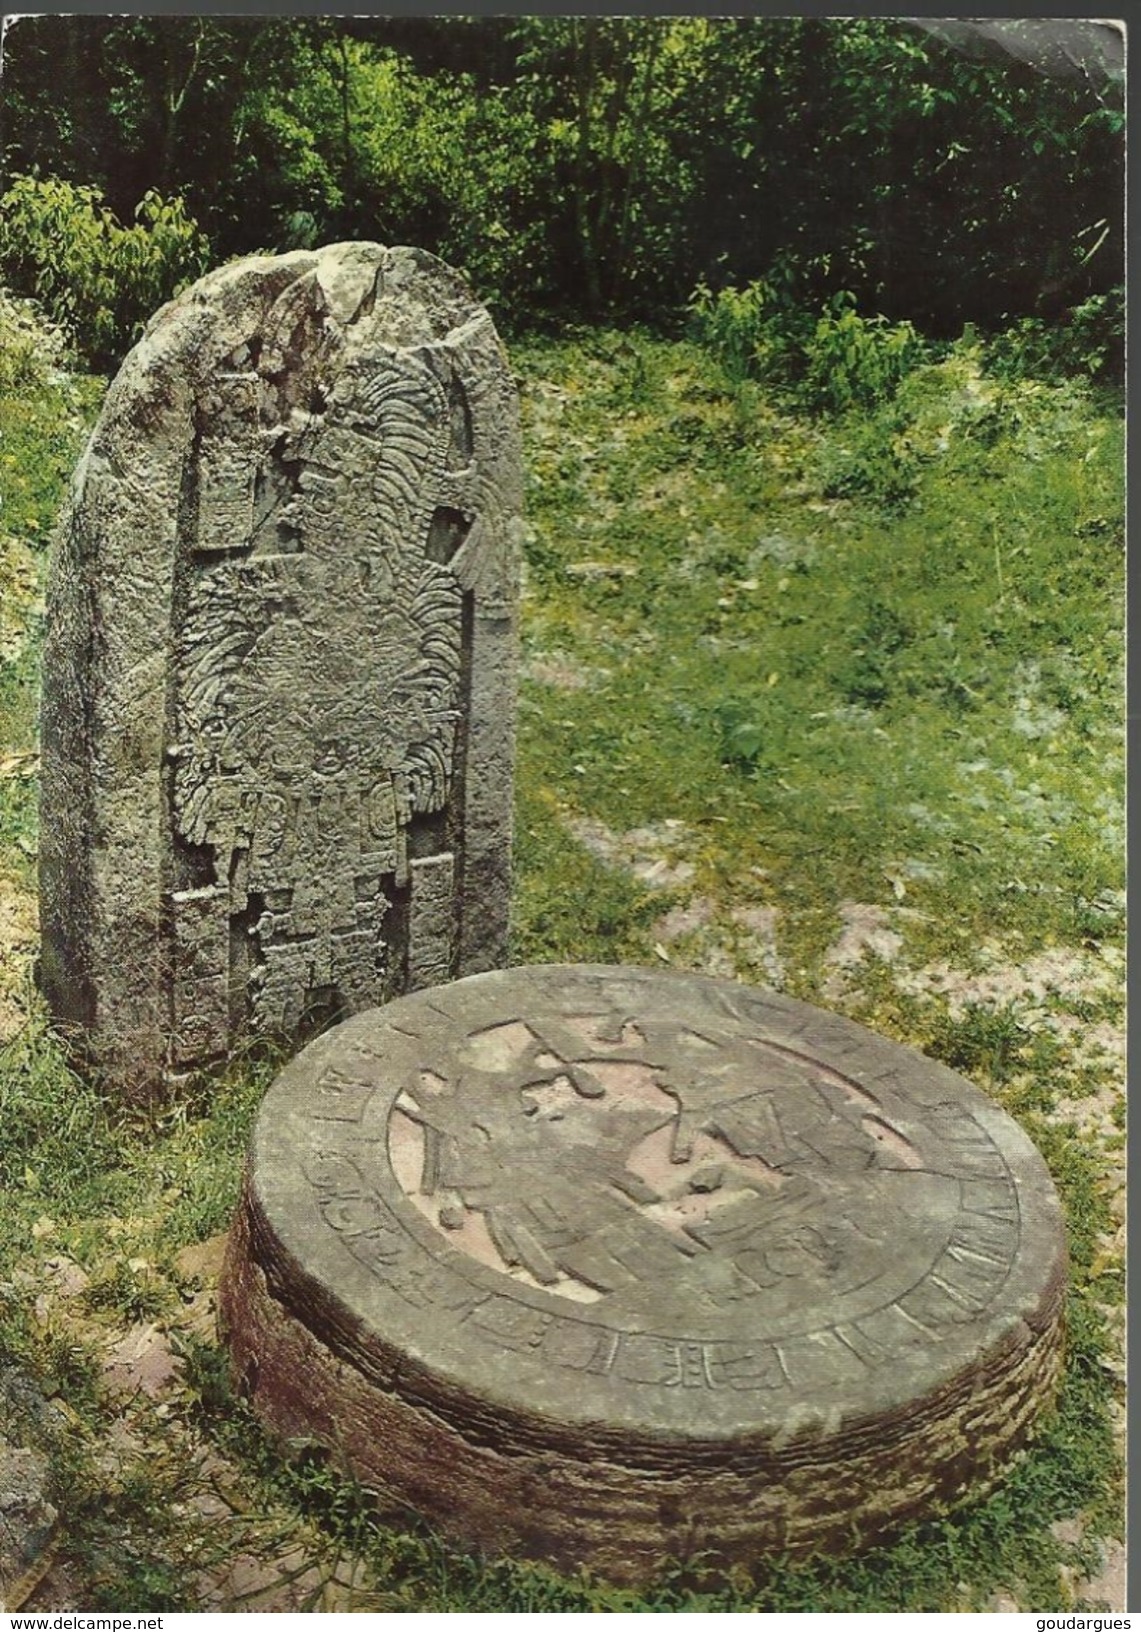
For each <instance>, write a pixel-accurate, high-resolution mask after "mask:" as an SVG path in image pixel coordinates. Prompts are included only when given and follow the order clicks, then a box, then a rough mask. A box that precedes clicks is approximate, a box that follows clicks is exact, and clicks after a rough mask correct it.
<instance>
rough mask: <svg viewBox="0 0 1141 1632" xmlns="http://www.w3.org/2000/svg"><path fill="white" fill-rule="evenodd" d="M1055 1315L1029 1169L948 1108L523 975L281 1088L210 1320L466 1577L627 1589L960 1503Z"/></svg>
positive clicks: (824, 1048) (797, 1040) (1054, 1274)
mask: <svg viewBox="0 0 1141 1632" xmlns="http://www.w3.org/2000/svg"><path fill="white" fill-rule="evenodd" d="M267 1280H268V1282H269V1284H271V1285H273V1286H274V1288H275V1291H274V1294H273V1298H272V1300H269V1301H268V1302H267V1300H266V1297H265V1293H264V1288H265V1286H266V1284H267ZM1064 1283H1065V1245H1064V1240H1063V1236H1062V1230H1061V1223H1060V1209H1059V1206H1058V1202H1057V1198H1056V1196H1055V1195H1054V1192H1053V1188H1052V1185H1051V1183H1050V1180H1049V1177H1048V1175H1047V1173H1046V1170H1045V1167H1044V1165H1043V1164H1042V1162H1041V1159H1040V1158H1039V1157H1038V1155H1037V1153H1036V1152H1035V1151H1034V1149H1033V1147H1032V1146H1031V1145H1030V1143H1029V1141H1028V1140H1027V1139H1026V1138H1025V1136H1024V1135H1023V1134H1022V1133H1021V1132H1020V1130H1019V1129H1018V1128H1017V1126H1016V1124H1014V1123H1013V1122H1012V1121H1011V1120H1010V1119H1009V1118H1008V1117H1006V1116H1005V1115H1004V1114H1003V1113H1002V1112H1000V1111H998V1110H997V1109H996V1108H995V1107H994V1106H993V1105H991V1104H990V1103H989V1102H988V1101H986V1100H985V1099H984V1097H983V1096H982V1095H981V1094H979V1093H978V1092H977V1091H976V1090H975V1089H973V1088H972V1087H971V1086H970V1085H969V1084H967V1083H966V1082H964V1081H963V1080H962V1079H961V1078H958V1077H956V1076H955V1075H954V1074H953V1073H952V1072H950V1071H948V1070H946V1069H945V1068H943V1067H940V1066H938V1065H936V1064H934V1063H933V1062H931V1061H929V1060H925V1059H923V1058H922V1057H921V1056H919V1055H916V1054H914V1053H912V1052H911V1051H909V1050H907V1049H904V1048H901V1047H899V1046H898V1045H895V1044H891V1043H887V1042H884V1041H883V1040H881V1039H879V1038H876V1037H874V1036H873V1035H872V1034H871V1033H869V1032H866V1031H864V1030H863V1028H861V1027H859V1026H856V1025H854V1024H852V1023H851V1022H848V1021H844V1020H842V1019H840V1018H838V1017H835V1016H831V1015H828V1014H824V1013H821V1012H820V1011H818V1010H814V1009H811V1008H809V1007H808V1006H806V1005H804V1004H800V1003H795V1002H793V1001H791V1000H789V999H786V998H782V997H778V996H776V995H774V994H771V993H763V992H757V991H749V990H748V989H746V988H743V987H740V986H734V985H732V984H730V983H727V982H720V981H712V980H707V979H703V978H701V977H696V976H679V975H667V974H664V973H663V974H656V973H651V972H648V971H640V970H636V969H603V968H589V967H583V968H579V967H564V968H542V967H539V968H528V969H519V970H513V971H508V972H503V973H498V974H487V975H481V976H478V977H475V978H473V979H471V980H465V981H461V982H459V983H456V984H454V985H451V986H448V987H443V988H439V989H437V990H433V991H431V992H424V993H421V994H418V995H417V996H414V997H406V998H404V999H401V1000H399V1001H397V1002H396V1003H394V1004H391V1005H389V1006H388V1007H387V1008H386V1009H383V1010H380V1011H377V1012H375V1013H373V1014H370V1015H365V1016H360V1017H358V1018H357V1019H356V1020H354V1021H351V1022H349V1023H348V1024H346V1025H344V1026H341V1027H338V1028H337V1029H336V1031H334V1032H332V1033H330V1034H329V1035H328V1036H326V1037H325V1038H323V1039H321V1040H320V1041H319V1042H318V1043H315V1044H313V1045H312V1046H311V1047H310V1048H308V1049H307V1050H306V1051H305V1052H304V1053H303V1054H302V1055H301V1056H300V1057H299V1058H298V1059H297V1060H296V1061H295V1062H294V1063H293V1064H292V1065H291V1066H289V1067H288V1068H287V1069H286V1071H285V1072H283V1074H282V1075H281V1077H280V1078H279V1079H278V1081H277V1083H276V1084H275V1085H274V1087H273V1088H272V1089H271V1090H270V1093H269V1095H268V1097H267V1100H266V1102H265V1105H264V1107H263V1110H262V1113H261V1117H260V1120H259V1123H258V1126H257V1129H256V1131H255V1135H254V1140H253V1144H252V1149H251V1161H250V1169H249V1174H248V1179H247V1189H246V1199H245V1202H244V1204H243V1209H242V1211H241V1213H240V1215H239V1219H238V1222H237V1224H236V1226H235V1231H234V1234H233V1236H232V1239H231V1248H230V1254H229V1259H228V1265H227V1271H226V1274H225V1276H224V1284H223V1315H224V1318H225V1326H226V1331H227V1334H228V1342H229V1344H230V1347H231V1352H232V1354H233V1357H234V1364H235V1372H236V1375H237V1377H238V1378H239V1380H240V1381H242V1382H243V1383H244V1384H245V1386H246V1387H247V1388H248V1389H249V1390H250V1392H251V1393H252V1397H253V1400H254V1403H255V1405H256V1406H257V1407H258V1409H259V1410H260V1411H261V1412H262V1413H263V1415H264V1416H265V1417H266V1418H267V1420H268V1421H269V1422H270V1423H271V1424H272V1425H274V1426H275V1427H277V1428H278V1429H279V1430H280V1431H282V1432H283V1433H286V1434H297V1433H301V1432H303V1431H305V1428H304V1425H306V1424H308V1428H309V1430H311V1431H313V1432H315V1433H316V1434H317V1437H318V1438H321V1437H323V1430H322V1424H323V1423H329V1424H336V1425H338V1426H337V1427H336V1428H335V1429H334V1428H333V1427H330V1429H329V1433H330V1435H332V1436H333V1437H332V1438H331V1439H330V1440H329V1443H330V1445H331V1448H332V1449H333V1450H334V1452H335V1454H338V1455H341V1456H342V1460H343V1461H345V1462H346V1463H347V1465H348V1466H349V1467H350V1468H351V1469H352V1470H353V1471H354V1472H355V1473H356V1474H357V1475H358V1476H359V1477H361V1478H362V1479H363V1480H364V1482H365V1483H366V1484H367V1485H368V1486H369V1487H370V1488H373V1487H374V1486H375V1487H376V1488H380V1489H381V1490H388V1491H390V1492H393V1493H395V1495H396V1496H397V1497H399V1498H403V1499H406V1500H409V1501H413V1502H414V1504H415V1505H418V1506H420V1507H421V1509H422V1510H423V1511H426V1512H428V1513H429V1514H430V1515H431V1516H433V1517H434V1518H436V1519H437V1521H438V1522H440V1523H442V1524H444V1526H445V1528H450V1529H451V1531H452V1532H453V1533H454V1534H456V1535H458V1537H459V1538H460V1539H461V1540H464V1541H467V1542H468V1543H472V1542H474V1543H476V1544H478V1545H480V1546H483V1547H487V1548H490V1549H492V1550H496V1549H502V1550H504V1551H507V1552H514V1551H522V1552H525V1553H528V1552H530V1553H534V1554H537V1555H538V1556H542V1557H548V1558H551V1559H553V1560H554V1561H555V1562H558V1563H561V1564H563V1565H573V1564H575V1563H577V1562H588V1563H590V1564H591V1566H592V1567H595V1568H598V1569H599V1570H600V1571H601V1572H602V1573H604V1574H605V1573H610V1574H612V1575H614V1576H615V1578H616V1579H631V1580H635V1579H643V1578H645V1577H646V1576H647V1575H648V1574H649V1573H652V1568H654V1567H659V1566H660V1565H662V1564H663V1563H664V1562H665V1561H666V1560H667V1559H668V1558H671V1557H673V1558H677V1557H680V1556H683V1555H685V1554H686V1552H687V1551H688V1552H691V1553H692V1552H694V1551H696V1552H703V1551H710V1552H711V1553H712V1554H714V1555H717V1556H720V1557H723V1558H727V1559H746V1558H748V1557H750V1556H754V1557H755V1556H756V1554H757V1552H758V1550H760V1551H764V1550H766V1549H770V1548H777V1549H788V1550H790V1551H793V1552H796V1551H806V1550H811V1549H812V1548H813V1547H817V1546H824V1547H828V1546H832V1545H840V1546H848V1545H851V1544H853V1542H859V1541H867V1540H870V1539H872V1538H873V1537H874V1536H875V1535H877V1534H879V1533H881V1532H883V1531H884V1530H885V1529H886V1528H888V1527H890V1525H891V1524H892V1523H898V1522H900V1521H902V1520H903V1519H904V1518H907V1517H910V1516H913V1515H915V1514H920V1513H922V1512H923V1511H924V1510H925V1507H926V1505H928V1504H930V1503H932V1502H935V1501H948V1500H950V1501H953V1500H956V1499H959V1498H961V1497H962V1496H964V1495H965V1494H968V1493H977V1492H978V1491H979V1490H980V1489H985V1488H986V1485H987V1483H988V1481H992V1480H993V1478H994V1477H995V1474H996V1470H999V1469H1001V1466H1002V1465H1003V1464H1004V1462H1005V1461H1006V1460H1007V1459H1008V1458H1009V1455H1010V1453H1011V1452H1012V1450H1013V1449H1014V1448H1015V1447H1016V1445H1017V1444H1019V1443H1020V1442H1021V1440H1022V1439H1023V1438H1024V1436H1025V1432H1026V1429H1027V1425H1028V1423H1029V1422H1030V1421H1031V1419H1032V1418H1033V1416H1034V1414H1035V1413H1036V1411H1037V1410H1038V1408H1039V1406H1040V1405H1041V1403H1042V1401H1043V1400H1044V1398H1045V1397H1046V1396H1047V1395H1048V1393H1049V1389H1050V1386H1051V1384H1052V1382H1053V1380H1054V1378H1055V1376H1056V1374H1057V1369H1058V1364H1059V1358H1060V1340H1061V1311H1062V1295H1063V1290H1064ZM317 1311H319V1313H317ZM345 1424H352V1425H353V1432H352V1434H351V1435H350V1434H348V1433H345V1432H344V1426H345ZM338 1447H339V1448H338ZM342 1453H343V1454H342ZM417 1457H419V1458H420V1459H421V1461H420V1465H421V1466H422V1468H428V1469H432V1468H434V1469H435V1472H436V1475H437V1477H438V1479H439V1480H440V1481H441V1489H442V1490H443V1491H444V1494H441V1493H440V1491H439V1490H436V1489H435V1488H434V1487H431V1481H430V1480H429V1479H427V1478H426V1477H420V1476H419V1475H414V1474H413V1473H412V1472H411V1471H410V1469H411V1468H412V1466H413V1464H414V1463H415V1462H416V1458H417ZM444 1468H446V1469H447V1477H446V1478H445V1477H444V1475H443V1472H442V1470H443V1469H444ZM663 1481H665V1482H666V1484H668V1488H669V1490H670V1492H671V1493H672V1494H671V1501H670V1503H667V1504H666V1505H665V1507H663V1506H662V1505H661V1501H660V1496H659V1494H658V1492H659V1491H660V1488H661V1486H662V1482H663ZM465 1492H466V1495H465Z"/></svg>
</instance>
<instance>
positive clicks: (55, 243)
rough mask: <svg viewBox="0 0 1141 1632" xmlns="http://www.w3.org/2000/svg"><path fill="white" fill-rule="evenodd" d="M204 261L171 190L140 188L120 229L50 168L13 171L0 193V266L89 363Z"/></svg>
mask: <svg viewBox="0 0 1141 1632" xmlns="http://www.w3.org/2000/svg"><path fill="white" fill-rule="evenodd" d="M206 261H207V244H206V240H205V238H204V237H203V235H202V234H201V233H200V232H199V230H198V227H197V225H196V224H195V222H194V221H192V220H191V219H190V217H189V216H188V215H187V214H186V210H185V208H184V206H183V204H182V201H181V200H180V199H177V198H174V199H163V198H161V197H160V196H159V195H158V193H155V192H149V193H147V194H146V195H145V197H144V198H143V199H142V201H141V202H140V204H139V205H138V208H137V209H136V211H135V224H134V225H133V226H130V227H123V226H121V225H120V224H119V222H118V221H116V219H115V217H114V216H113V215H112V213H111V211H110V210H109V209H108V208H107V206H106V204H105V203H104V201H103V197H102V195H101V193H100V192H99V189H98V188H96V187H80V186H76V185H74V184H73V183H71V182H68V181H61V180H60V179H59V178H58V177H55V176H46V177H39V176H17V177H16V178H15V179H14V181H13V182H12V185H11V186H10V187H9V189H8V191H7V192H6V193H5V194H4V195H3V197H2V198H0V272H2V273H3V275H4V277H5V279H6V281H7V282H8V283H10V285H11V286H12V287H13V288H14V289H16V290H18V291H19V292H21V293H23V294H26V295H31V296H33V297H34V298H35V299H36V300H37V301H39V302H40V304H41V305H42V306H43V308H44V309H45V311H46V312H47V313H48V315H49V316H50V317H51V318H52V319H53V320H54V321H55V322H56V323H59V324H60V325H61V326H62V327H63V328H64V329H65V330H66V332H67V333H68V335H69V337H70V338H71V340H72V342H73V344H74V345H75V346H76V347H77V348H78V349H79V350H80V351H81V352H82V353H83V354H84V355H85V356H86V357H87V359H88V360H89V361H90V362H91V363H92V364H94V365H95V366H96V367H97V368H101V369H103V368H107V367H108V366H111V365H113V364H114V363H115V362H117V361H118V359H119V358H121V357H122V355H123V353H124V352H125V351H126V350H127V349H128V347H129V346H130V345H131V344H132V343H133V342H134V340H135V339H137V337H138V335H139V333H140V332H141V329H142V327H143V325H144V323H145V322H146V321H147V319H148V318H149V317H150V316H151V315H152V313H153V312H154V311H155V309H156V308H157V307H158V306H160V305H162V303H163V302H164V301H166V300H169V299H170V297H171V296H172V295H173V294H175V293H176V292H177V291H178V289H180V288H182V287H183V286H184V285H185V284H187V283H189V282H191V281H192V280H193V279H194V278H196V277H198V276H199V275H200V274H201V273H202V272H203V271H204V270H205V267H206Z"/></svg>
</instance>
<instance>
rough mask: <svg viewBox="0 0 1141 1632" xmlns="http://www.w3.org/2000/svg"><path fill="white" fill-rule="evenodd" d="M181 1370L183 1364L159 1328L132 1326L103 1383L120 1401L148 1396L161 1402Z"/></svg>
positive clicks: (110, 1360) (115, 1349) (109, 1361)
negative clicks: (164, 1392)
mask: <svg viewBox="0 0 1141 1632" xmlns="http://www.w3.org/2000/svg"><path fill="white" fill-rule="evenodd" d="M181 1368H182V1361H181V1360H180V1359H179V1358H178V1356H177V1355H176V1354H175V1353H174V1351H173V1350H172V1348H171V1346H170V1341H169V1339H168V1338H167V1337H166V1335H165V1334H164V1333H162V1332H160V1331H159V1329H158V1327H157V1326H152V1325H142V1326H132V1328H131V1330H130V1331H129V1332H127V1334H126V1335H125V1336H124V1337H121V1338H119V1339H118V1341H117V1342H115V1343H114V1344H113V1345H112V1346H111V1351H110V1354H109V1356H108V1358H107V1359H106V1360H105V1361H104V1364H103V1382H104V1385H105V1387H106V1388H107V1390H108V1392H109V1393H111V1394H115V1395H119V1396H120V1397H126V1398H131V1397H133V1396H134V1395H136V1394H145V1395H147V1396H148V1397H149V1398H151V1399H157V1398H158V1396H159V1395H160V1394H161V1393H162V1392H163V1390H164V1389H165V1388H166V1387H167V1386H168V1385H169V1384H170V1383H172V1382H173V1381H174V1379H175V1377H176V1376H177V1375H178V1373H179V1371H180V1370H181Z"/></svg>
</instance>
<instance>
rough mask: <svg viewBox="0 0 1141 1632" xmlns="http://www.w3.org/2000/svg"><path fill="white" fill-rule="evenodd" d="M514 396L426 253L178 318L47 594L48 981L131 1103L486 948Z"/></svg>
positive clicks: (309, 268)
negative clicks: (240, 1049)
mask: <svg viewBox="0 0 1141 1632" xmlns="http://www.w3.org/2000/svg"><path fill="white" fill-rule="evenodd" d="M520 498H521V476H520V454H519V443H518V427H517V405H516V397H515V391H514V386H513V382H512V380H511V377H510V374H509V371H508V368H507V364H506V361H505V359H504V357H503V354H502V350H501V347H500V345H499V343H498V340H497V338H496V335H495V332H494V329H493V327H492V324H491V320H490V318H489V317H488V315H487V313H486V312H485V311H483V310H482V308H480V307H479V306H478V305H476V304H475V303H474V302H473V300H472V298H471V296H470V294H469V293H468V292H467V290H466V288H465V286H464V285H463V283H462V282H461V280H460V279H459V278H458V277H457V276H456V275H455V274H453V273H452V272H450V271H449V270H448V269H447V268H446V267H444V266H442V265H441V264H440V263H439V262H437V261H435V260H434V259H433V258H432V257H431V256H428V255H426V254H424V253H422V252H420V251H417V250H408V249H396V250H388V249H383V248H380V247H379V246H376V245H367V244H351V245H337V246H333V247H332V248H329V249H326V250H322V251H319V252H316V253H309V252H302V253H297V254H293V255H288V256H283V257H280V258H277V259H269V258H261V259H251V260H247V261H243V262H239V263H236V264H234V265H232V266H229V267H225V268H223V269H222V270H221V271H219V272H216V273H214V274H212V275H211V276H210V277H208V278H205V279H203V280H202V281H201V282H200V283H199V284H197V285H195V286H194V288H193V289H191V290H189V291H188V292H187V293H185V294H184V295H182V296H181V297H179V299H178V300H176V301H175V302H173V303H172V305H170V306H168V307H166V308H164V310H163V311H162V312H160V313H159V314H158V316H157V317H156V318H155V320H154V321H153V322H152V324H151V326H150V327H149V329H148V331H147V333H146V335H145V337H144V339H143V340H142V342H141V343H140V345H139V346H138V347H137V348H136V350H135V351H134V352H133V353H132V354H131V356H130V357H129V358H128V359H127V361H126V363H125V364H124V366H123V369H122V371H121V372H120V375H119V376H118V378H117V380H116V381H115V383H114V384H113V386H112V388H111V391H110V393H109V396H108V399H107V403H106V406H105V408H104V411H103V414H102V416H101V418H100V421H99V424H98V425H97V427H96V430H95V432H94V434H93V437H92V440H91V443H90V446H89V448H88V450H87V452H86V454H85V456H84V459H83V461H82V463H81V465H80V467H79V471H78V473H77V479H76V488H75V493H74V497H73V502H72V505H71V508H70V513H69V515H68V517H67V518H66V520H65V525H64V527H63V529H62V531H61V538H60V541H59V544H58V546H57V551H56V555H55V559H54V565H53V571H52V578H51V584H50V590H49V603H48V604H49V611H48V638H47V647H46V652H45V686H44V710H43V796H42V813H41V827H42V833H43V844H42V860H41V880H42V882H41V893H42V918H43V932H44V956H43V984H44V989H45V992H46V994H47V996H48V999H49V1002H50V1004H51V1006H52V1009H53V1011H54V1013H55V1015H56V1017H57V1018H58V1019H59V1020H61V1021H63V1022H65V1023H70V1024H71V1025H72V1026H74V1027H77V1028H78V1030H79V1033H80V1040H81V1042H83V1043H84V1044H85V1046H86V1050H87V1052H88V1053H89V1055H90V1056H91V1057H92V1058H93V1060H94V1062H95V1064H96V1065H97V1066H98V1067H99V1069H100V1071H101V1074H102V1075H103V1076H104V1077H105V1078H106V1080H107V1082H108V1083H109V1085H110V1086H112V1087H113V1088H115V1089H117V1090H119V1091H121V1092H123V1093H125V1094H126V1095H127V1096H129V1097H150V1096H152V1095H154V1094H155V1093H159V1092H162V1091H163V1090H164V1089H169V1088H170V1087H171V1086H172V1085H176V1084H177V1083H178V1082H179V1081H180V1080H181V1079H183V1078H185V1077H187V1076H188V1075H190V1074H192V1073H194V1072H197V1071H200V1070H202V1069H204V1068H210V1067H213V1066H216V1065H217V1064H218V1063H219V1062H221V1061H224V1060H225V1059H226V1058H227V1057H228V1056H229V1055H230V1054H231V1053H232V1052H233V1050H234V1049H235V1048H236V1047H237V1046H239V1045H240V1044H241V1043H242V1042H243V1041H244V1040H246V1039H249V1038H272V1039H274V1040H277V1041H280V1042H283V1043H285V1044H286V1045H287V1046H290V1045H294V1044H296V1043H298V1042H300V1041H303V1040H304V1039H305V1038H306V1036H308V1035H312V1033H313V1032H314V1031H316V1030H319V1029H320V1028H321V1027H322V1026H323V1025H325V1024H327V1023H328V1022H329V1021H330V1020H332V1019H335V1018H338V1017H341V1016H343V1015H347V1014H352V1013H355V1012H356V1011H358V1010H360V1009H362V1008H367V1007H370V1006H372V1005H374V1004H377V1003H380V1002H383V1001H385V1000H387V999H389V998H391V997H393V996H395V995H397V994H398V993H400V992H403V991H407V990H415V989H417V988H419V987H423V986H428V985H433V984H436V983H439V982H442V981H447V980H450V979H452V978H453V977H455V976H458V975H464V974H468V973H472V972H475V971H477V970H481V969H488V968H493V967H495V966H496V965H498V964H499V963H501V962H502V961H503V958H504V955H505V937H506V921H507V904H508V898H509V888H510V830H511V780H512V779H511V771H512V762H513V730H514V667H515V652H514V617H515V601H516V574H517V534H518V517H519V509H520Z"/></svg>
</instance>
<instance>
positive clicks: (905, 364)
mask: <svg viewBox="0 0 1141 1632" xmlns="http://www.w3.org/2000/svg"><path fill="white" fill-rule="evenodd" d="M924 355H925V346H924V342H923V340H922V339H921V338H920V336H919V335H918V334H917V333H916V331H915V329H914V328H913V327H912V325H911V324H910V323H889V322H888V320H887V318H886V317H861V316H860V314H859V313H858V312H857V311H856V302H855V299H854V297H853V296H852V295H850V294H848V293H847V292H845V291H841V293H840V294H838V295H834V296H833V297H832V299H831V301H830V302H829V303H828V306H827V307H826V308H825V310H824V312H823V313H822V314H821V316H820V319H819V321H818V323H817V325H816V330H815V333H814V334H813V336H812V339H811V341H810V342H809V344H808V347H807V349H806V362H807V369H806V372H805V378H804V383H803V385H802V387H801V391H800V398H801V402H802V404H803V406H804V407H806V408H809V409H812V410H814V411H817V412H824V413H833V414H842V413H846V412H847V411H848V409H850V408H875V407H877V406H878V405H879V404H880V403H883V402H888V401H890V399H891V398H892V397H893V396H894V395H895V391H896V388H897V386H899V384H900V383H901V382H902V381H903V380H904V379H905V378H906V376H907V375H908V374H909V373H910V372H911V370H912V369H913V368H916V367H917V366H918V365H919V363H921V362H922V361H923V360H924Z"/></svg>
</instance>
